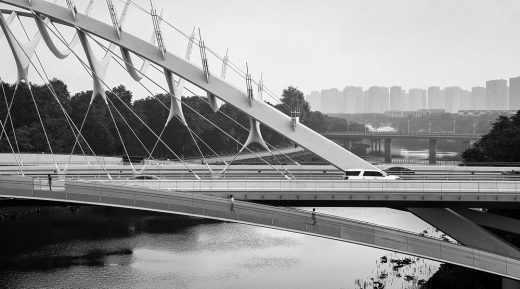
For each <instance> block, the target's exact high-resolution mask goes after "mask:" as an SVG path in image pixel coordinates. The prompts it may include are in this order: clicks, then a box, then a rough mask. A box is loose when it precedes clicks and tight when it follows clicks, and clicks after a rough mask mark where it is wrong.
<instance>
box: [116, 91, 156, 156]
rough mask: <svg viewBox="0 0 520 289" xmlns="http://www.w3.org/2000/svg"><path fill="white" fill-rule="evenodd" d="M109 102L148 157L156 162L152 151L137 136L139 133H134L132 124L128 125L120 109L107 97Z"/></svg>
mask: <svg viewBox="0 0 520 289" xmlns="http://www.w3.org/2000/svg"><path fill="white" fill-rule="evenodd" d="M107 100H108V101H109V102H110V103H111V104H112V106H114V109H115V110H116V112H117V113H118V115H119V117H121V119H122V120H123V121H124V122H125V124H126V125H127V126H128V128H129V129H130V131H131V132H132V134H133V135H134V136H135V137H136V138H137V141H139V143H140V144H141V146H142V147H143V148H144V149H145V151H146V153H147V154H148V156H149V157H150V158H151V159H152V160H155V159H154V158H153V156H152V154H151V153H150V151H149V150H148V148H147V147H146V146H145V145H144V143H143V142H142V141H141V139H140V138H139V136H138V135H137V133H136V132H135V131H134V129H133V128H132V126H130V124H128V122H127V120H126V119H125V118H124V117H123V114H122V113H121V112H120V111H119V109H118V108H117V107H116V106H115V104H114V103H113V102H112V100H110V98H109V97H107Z"/></svg>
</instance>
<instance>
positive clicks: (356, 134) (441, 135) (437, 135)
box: [322, 131, 482, 141]
mask: <svg viewBox="0 0 520 289" xmlns="http://www.w3.org/2000/svg"><path fill="white" fill-rule="evenodd" d="M322 135H324V136H326V137H328V138H341V137H345V138H363V139H381V138H402V139H432V138H434V139H449V140H468V141H474V140H479V139H480V138H481V137H482V135H481V134H463V133H446V132H411V133H405V132H397V131H395V132H379V131H369V132H362V131H327V132H324V133H322Z"/></svg>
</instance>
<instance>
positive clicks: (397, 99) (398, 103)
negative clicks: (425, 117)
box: [390, 86, 403, 110]
mask: <svg viewBox="0 0 520 289" xmlns="http://www.w3.org/2000/svg"><path fill="white" fill-rule="evenodd" d="M402 103H403V90H402V89H401V87H400V86H392V87H390V110H402Z"/></svg>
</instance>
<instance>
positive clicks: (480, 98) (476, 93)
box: [471, 86, 486, 110]
mask: <svg viewBox="0 0 520 289" xmlns="http://www.w3.org/2000/svg"><path fill="white" fill-rule="evenodd" d="M471 100H472V101H473V103H474V108H473V109H475V110H485V109H486V88H485V87H482V86H475V87H472V88H471Z"/></svg>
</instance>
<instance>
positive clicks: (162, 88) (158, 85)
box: [90, 37, 285, 176]
mask: <svg viewBox="0 0 520 289" xmlns="http://www.w3.org/2000/svg"><path fill="white" fill-rule="evenodd" d="M90 38H91V39H93V40H94V41H95V42H96V43H97V44H98V45H100V46H101V47H102V48H103V49H105V50H108V49H107V47H106V46H105V45H103V44H102V43H100V42H99V41H97V40H96V39H94V38H92V37H90ZM112 55H113V56H116V57H117V58H119V59H121V58H120V57H119V56H118V55H117V54H115V53H112ZM121 60H122V61H125V60H124V59H121ZM116 61H117V60H116ZM126 63H127V64H128V65H132V64H131V63H128V62H126ZM152 67H154V68H155V69H157V67H156V66H155V65H152ZM145 77H146V79H148V80H149V81H151V82H152V83H154V84H155V85H156V86H157V87H159V88H160V89H161V90H163V91H164V92H166V93H169V91H168V90H166V89H165V88H164V87H162V86H161V85H160V84H158V83H157V82H156V81H154V80H153V79H151V78H150V77H148V76H147V75H145ZM141 85H142V86H144V85H143V84H141ZM187 90H188V91H190V92H191V93H192V94H193V92H192V91H191V90H189V89H187ZM148 91H149V90H148ZM152 95H153V94H152ZM193 95H195V94H193ZM173 97H174V98H175V99H177V100H179V101H180V102H181V103H182V104H184V105H185V106H186V107H187V108H189V109H190V110H191V111H193V112H194V113H195V114H197V115H198V116H200V117H201V118H203V119H204V120H206V121H207V122H209V123H210V124H211V125H213V126H214V127H216V128H217V129H218V130H220V131H221V132H223V133H224V134H225V135H226V136H228V137H229V138H231V139H232V140H233V141H235V142H236V143H238V144H241V143H240V142H239V141H238V140H236V139H235V138H233V137H232V136H231V135H229V134H228V133H227V132H225V131H224V130H223V129H221V128H220V127H219V126H218V125H216V124H215V123H214V122H212V121H211V120H209V119H207V118H206V117H205V116H203V115H202V114H200V113H199V112H198V111H196V110H195V109H194V108H192V107H191V106H190V105H188V104H187V103H186V102H184V101H182V98H179V97H177V96H173ZM161 103H162V101H161ZM162 104H163V105H164V103H162ZM125 105H126V104H125ZM164 106H165V105H164ZM128 109H129V110H131V109H130V108H128ZM246 149H247V150H248V151H249V152H251V153H252V154H254V155H255V156H256V157H258V158H259V159H261V160H262V161H263V162H265V163H266V164H267V165H269V166H270V167H271V168H273V169H274V170H276V171H277V172H278V173H280V174H281V175H282V176H285V174H284V173H282V172H280V171H279V170H278V169H277V168H275V167H273V166H272V164H270V163H269V162H268V161H266V160H264V159H263V158H262V157H261V156H259V155H258V154H256V153H255V152H254V151H252V150H250V149H249V148H247V147H246ZM221 159H222V158H221Z"/></svg>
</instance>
